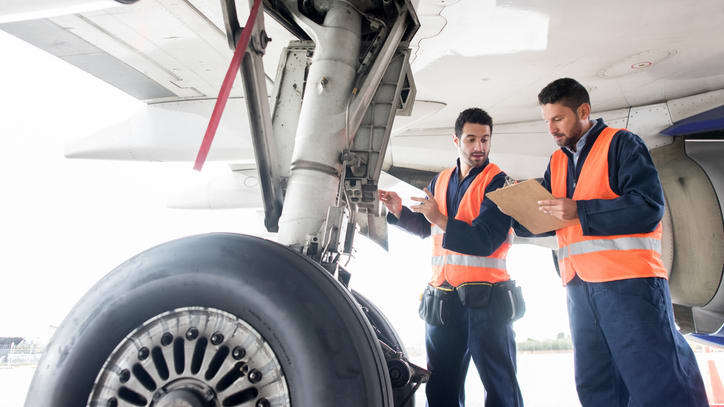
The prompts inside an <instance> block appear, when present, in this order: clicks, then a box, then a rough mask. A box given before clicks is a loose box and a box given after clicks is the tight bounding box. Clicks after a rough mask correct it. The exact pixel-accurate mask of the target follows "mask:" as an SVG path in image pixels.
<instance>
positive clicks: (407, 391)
mask: <svg viewBox="0 0 724 407" xmlns="http://www.w3.org/2000/svg"><path fill="white" fill-rule="evenodd" d="M352 295H353V296H354V298H355V300H357V303H359V305H360V306H361V307H362V308H363V310H364V312H365V315H366V316H367V319H368V320H369V321H370V324H372V326H373V327H375V328H377V330H378V331H379V332H377V338H378V339H379V340H381V341H383V342H385V343H386V344H387V345H388V346H390V347H391V348H393V349H395V350H398V351H400V352H402V354H403V355H404V356H405V358H407V359H408V360H409V358H408V354H407V350H405V346H404V344H403V343H402V339H401V338H400V336H399V335H398V334H397V331H396V330H395V328H394V327H393V326H392V324H391V323H390V321H389V320H388V319H387V317H385V315H384V314H383V313H382V311H381V310H380V309H379V308H377V306H376V305H375V304H374V303H373V302H372V301H370V300H369V299H368V298H367V297H365V296H364V295H362V294H360V293H359V292H357V291H354V290H352ZM392 390H393V398H394V401H395V404H394V405H395V407H415V397H414V396H413V394H412V393H414V392H415V391H416V390H417V389H415V388H414V384H413V383H408V384H406V385H404V386H401V387H398V388H393V389H392Z"/></svg>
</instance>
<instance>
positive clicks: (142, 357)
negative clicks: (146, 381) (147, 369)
mask: <svg viewBox="0 0 724 407" xmlns="http://www.w3.org/2000/svg"><path fill="white" fill-rule="evenodd" d="M150 353H151V352H149V351H148V348H147V347H145V346H144V347H142V348H141V349H139V350H138V360H146V358H147V357H148V355H149V354H150Z"/></svg>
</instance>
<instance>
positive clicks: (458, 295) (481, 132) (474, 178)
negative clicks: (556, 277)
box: [379, 108, 523, 407]
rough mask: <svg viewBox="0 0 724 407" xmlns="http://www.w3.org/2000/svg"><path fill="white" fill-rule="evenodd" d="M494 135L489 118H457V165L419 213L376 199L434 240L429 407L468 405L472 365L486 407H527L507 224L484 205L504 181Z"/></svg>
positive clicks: (382, 194)
mask: <svg viewBox="0 0 724 407" xmlns="http://www.w3.org/2000/svg"><path fill="white" fill-rule="evenodd" d="M492 129H493V121H492V119H491V118H490V116H489V115H488V114H487V113H486V112H485V111H483V110H481V109H478V108H471V109H467V110H465V111H463V112H462V113H460V115H459V116H458V118H457V120H456V121H455V134H454V135H453V140H452V141H453V143H454V144H455V147H456V149H457V152H458V160H457V165H456V166H455V167H453V168H449V169H446V170H444V171H442V172H441V173H440V174H438V175H437V176H435V178H433V180H432V181H431V182H430V184H429V186H428V187H427V188H425V193H426V194H427V198H412V199H413V200H415V201H417V202H420V204H419V205H415V206H413V207H412V208H407V207H404V206H403V205H402V201H401V199H400V197H399V196H398V195H397V194H396V193H395V192H388V191H383V190H380V191H379V198H380V201H381V202H383V203H384V204H385V206H386V207H387V209H388V210H389V212H390V213H389V214H388V217H387V220H388V222H389V223H391V224H396V225H397V226H400V227H402V228H403V229H405V230H407V231H408V232H411V233H413V234H416V235H418V236H420V237H423V238H424V237H427V236H430V235H432V237H433V241H434V242H433V253H432V271H433V273H432V274H433V275H432V279H431V281H430V283H429V285H428V287H427V289H426V290H425V293H424V295H423V299H422V302H421V305H420V315H421V317H423V319H424V320H425V322H426V325H425V327H426V331H425V332H426V341H425V345H426V349H427V363H428V369H429V370H431V372H432V374H431V376H430V380H429V382H428V383H427V387H426V394H427V402H428V406H431V407H450V406H455V405H460V406H461V407H462V406H464V405H465V376H466V374H467V370H468V366H469V364H470V358H471V357H472V359H473V361H474V362H475V366H476V367H477V369H478V373H479V374H480V378H481V379H482V382H483V385H484V386H485V390H486V394H487V396H486V401H485V405H486V406H487V407H492V406H522V405H523V400H522V398H521V394H520V389H519V387H518V381H517V379H516V373H515V372H516V350H515V341H514V339H515V334H514V333H513V329H512V327H511V323H512V319H513V317H514V316H513V315H512V310H513V309H514V307H513V306H512V304H511V299H512V298H514V296H515V294H519V291H517V290H516V289H515V287H514V283H513V282H511V281H510V277H509V276H508V272H507V271H506V267H505V257H506V255H507V252H508V249H509V248H510V243H511V241H510V236H511V234H510V232H511V231H510V218H509V217H508V216H507V215H504V214H503V213H501V212H500V210H498V208H497V207H496V206H495V204H494V203H492V202H491V201H490V200H488V199H486V198H485V193H486V192H490V191H494V190H496V189H498V188H500V187H502V186H503V185H504V183H505V178H506V176H505V173H503V172H502V171H501V170H500V169H499V168H498V166H496V165H495V164H492V163H489V162H488V153H489V152H490V143H491V135H492ZM431 191H434V193H433V192H431ZM516 298H518V299H520V297H519V296H518V297H516ZM520 301H522V300H520ZM518 309H520V307H518Z"/></svg>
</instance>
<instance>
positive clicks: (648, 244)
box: [558, 237, 661, 261]
mask: <svg viewBox="0 0 724 407" xmlns="http://www.w3.org/2000/svg"><path fill="white" fill-rule="evenodd" d="M607 250H653V251H656V252H658V253H659V254H661V240H659V239H654V238H650V237H619V238H618V239H596V240H584V241H582V242H578V243H572V244H569V245H568V246H565V247H561V248H560V249H558V260H559V261H560V260H563V259H565V258H567V257H570V256H575V255H578V254H587V253H595V252H602V251H607Z"/></svg>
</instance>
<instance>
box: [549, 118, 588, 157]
mask: <svg viewBox="0 0 724 407" xmlns="http://www.w3.org/2000/svg"><path fill="white" fill-rule="evenodd" d="M582 135H583V126H581V122H579V121H576V124H575V125H574V126H573V128H572V129H571V131H570V132H569V134H565V133H555V134H553V137H560V138H557V139H555V141H556V144H558V146H559V147H568V148H570V149H571V150H573V151H576V143H578V140H580V139H581V136H582Z"/></svg>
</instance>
